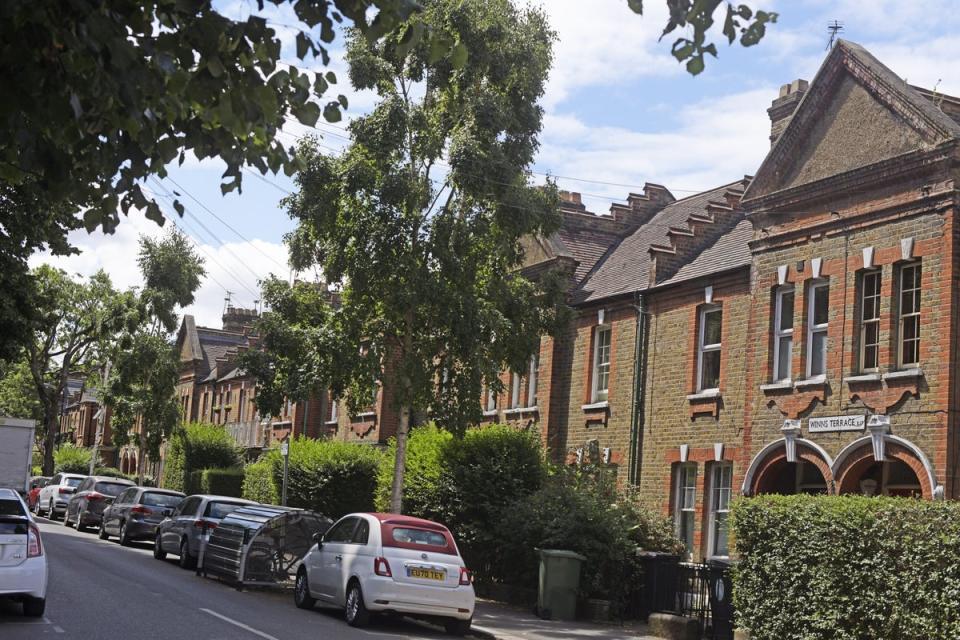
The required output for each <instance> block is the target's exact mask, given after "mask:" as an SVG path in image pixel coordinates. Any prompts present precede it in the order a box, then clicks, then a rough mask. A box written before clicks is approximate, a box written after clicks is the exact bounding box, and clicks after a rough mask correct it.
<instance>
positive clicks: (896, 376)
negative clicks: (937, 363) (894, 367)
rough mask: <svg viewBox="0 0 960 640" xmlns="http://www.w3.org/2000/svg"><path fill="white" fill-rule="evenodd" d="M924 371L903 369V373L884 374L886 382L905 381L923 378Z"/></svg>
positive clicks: (915, 368) (917, 368)
mask: <svg viewBox="0 0 960 640" xmlns="http://www.w3.org/2000/svg"><path fill="white" fill-rule="evenodd" d="M922 377H923V369H921V368H919V367H914V368H912V369H903V370H901V371H890V372H887V373H885V374H883V379H884V380H903V379H906V378H922Z"/></svg>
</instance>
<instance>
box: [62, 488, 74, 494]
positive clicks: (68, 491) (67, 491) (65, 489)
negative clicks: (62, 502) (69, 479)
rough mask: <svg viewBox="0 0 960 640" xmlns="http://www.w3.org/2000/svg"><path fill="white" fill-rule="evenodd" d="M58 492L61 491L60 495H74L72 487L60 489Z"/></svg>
mask: <svg viewBox="0 0 960 640" xmlns="http://www.w3.org/2000/svg"><path fill="white" fill-rule="evenodd" d="M58 491H59V492H60V493H72V492H73V490H72V489H71V488H70V487H60V489H58Z"/></svg>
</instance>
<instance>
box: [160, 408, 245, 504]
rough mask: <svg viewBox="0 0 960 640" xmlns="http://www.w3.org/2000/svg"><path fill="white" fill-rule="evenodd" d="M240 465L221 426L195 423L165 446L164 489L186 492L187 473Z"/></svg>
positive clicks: (231, 441) (188, 480)
mask: <svg viewBox="0 0 960 640" xmlns="http://www.w3.org/2000/svg"><path fill="white" fill-rule="evenodd" d="M239 464H240V455H239V452H238V450H237V445H236V443H235V442H234V440H233V438H231V437H230V434H229V433H227V431H226V429H224V428H223V427H222V426H220V425H215V424H207V423H200V422H195V423H191V424H188V425H186V426H185V427H183V428H182V429H179V430H178V431H177V432H176V433H174V435H173V437H171V438H170V442H169V444H168V445H167V455H166V461H165V463H164V468H163V486H164V487H166V488H168V489H176V490H178V491H184V492H186V493H192V492H191V491H188V490H187V489H188V488H191V487H189V485H190V484H191V481H190V474H191V473H192V472H194V471H199V470H202V469H230V468H235V467H237V466H238V465H239Z"/></svg>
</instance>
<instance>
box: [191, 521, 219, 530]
mask: <svg viewBox="0 0 960 640" xmlns="http://www.w3.org/2000/svg"><path fill="white" fill-rule="evenodd" d="M193 526H194V527H196V528H197V529H200V530H201V531H209V530H211V529H216V528H217V523H216V522H210V521H209V520H197V521H195V522H194V523H193Z"/></svg>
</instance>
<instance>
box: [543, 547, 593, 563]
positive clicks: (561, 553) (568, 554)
mask: <svg viewBox="0 0 960 640" xmlns="http://www.w3.org/2000/svg"><path fill="white" fill-rule="evenodd" d="M537 553H539V554H540V557H541V558H570V559H571V560H579V561H580V562H586V560H587V558H586V556H582V555H580V554H579V553H577V552H576V551H567V550H565V549H537Z"/></svg>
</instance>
